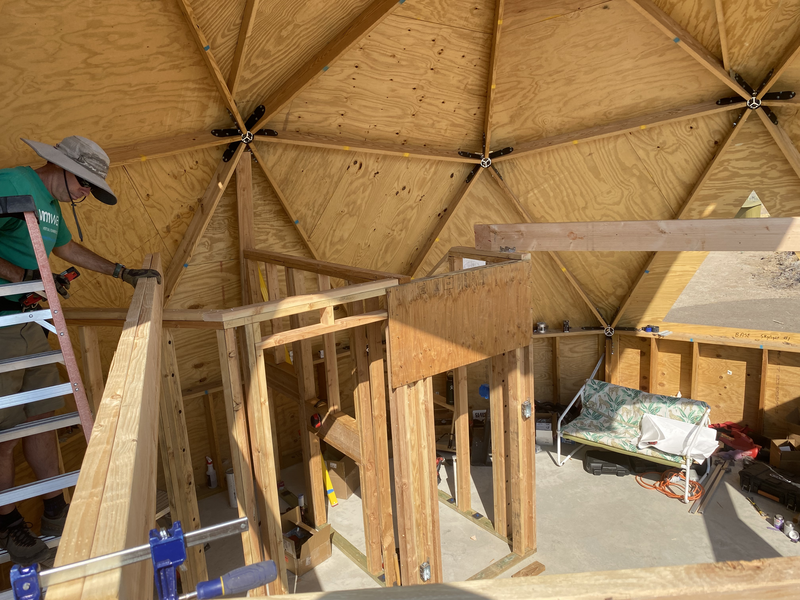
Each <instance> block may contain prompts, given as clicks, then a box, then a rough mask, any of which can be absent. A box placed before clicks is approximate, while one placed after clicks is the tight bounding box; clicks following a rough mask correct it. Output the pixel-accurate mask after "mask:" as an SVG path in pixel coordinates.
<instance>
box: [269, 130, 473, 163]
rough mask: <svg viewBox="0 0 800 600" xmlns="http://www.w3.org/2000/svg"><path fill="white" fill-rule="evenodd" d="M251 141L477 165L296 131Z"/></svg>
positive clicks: (440, 154)
mask: <svg viewBox="0 0 800 600" xmlns="http://www.w3.org/2000/svg"><path fill="white" fill-rule="evenodd" d="M255 141H257V142H264V143H266V144H288V145H291V146H310V147H312V148H329V149H331V150H343V151H346V152H365V153H367V154H383V155H386V156H399V157H402V158H424V159H428V160H443V161H451V162H458V163H476V164H477V163H479V162H480V160H479V159H477V158H464V157H463V156H459V155H458V152H457V151H456V150H452V151H447V150H442V149H437V148H433V147H431V148H429V147H425V146H406V145H405V144H397V143H394V142H381V141H377V140H375V141H367V140H352V139H347V138H342V137H340V136H332V135H322V134H317V133H305V132H299V131H281V132H279V134H278V136H277V137H275V136H266V135H257V136H255Z"/></svg>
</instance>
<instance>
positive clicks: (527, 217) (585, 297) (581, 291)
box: [451, 169, 608, 327]
mask: <svg viewBox="0 0 800 600" xmlns="http://www.w3.org/2000/svg"><path fill="white" fill-rule="evenodd" d="M491 175H492V179H494V180H495V182H496V183H497V185H499V186H500V189H501V190H502V191H503V193H504V194H505V195H506V197H507V198H508V199H509V200H510V201H511V204H512V205H513V207H514V209H515V210H516V211H517V212H518V213H519V214H520V216H521V217H522V218H523V219H524V220H525V222H526V223H533V218H532V217H531V215H530V213H528V211H527V210H525V207H524V206H522V203H521V202H520V201H519V198H517V196H516V194H514V192H512V191H511V188H509V187H508V185H507V184H506V182H505V181H503V178H502V177H501V176H500V172H499V171H497V170H496V169H492V171H491ZM451 252H452V250H451ZM548 254H549V255H550V258H552V259H553V261H554V262H555V263H556V266H557V267H558V269H559V270H560V271H561V272H562V273H564V275H565V276H566V278H567V279H568V280H569V282H570V284H571V285H572V287H573V288H575V291H576V292H578V295H579V296H580V297H581V298H582V299H583V301H584V302H585V303H586V306H588V307H589V310H591V311H592V314H593V315H594V316H595V318H596V319H597V320H598V321H599V322H600V324H601V325H602V326H603V327H608V323H607V322H606V320H605V319H604V318H603V315H601V314H600V311H599V310H597V307H596V306H595V305H594V302H592V301H591V299H590V298H589V295H588V294H587V293H586V292H585V291H584V289H583V286H581V284H580V283H579V282H578V280H577V279H576V278H575V276H574V275H572V273H570V272H569V270H568V269H567V266H566V265H565V264H564V262H563V261H562V260H561V257H560V256H559V255H558V254H557V253H556V252H553V251H550V252H548Z"/></svg>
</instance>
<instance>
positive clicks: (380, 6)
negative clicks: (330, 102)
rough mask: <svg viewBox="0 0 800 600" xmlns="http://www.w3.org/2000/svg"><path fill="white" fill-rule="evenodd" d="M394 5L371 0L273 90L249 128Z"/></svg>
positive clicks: (269, 114) (390, 1)
mask: <svg viewBox="0 0 800 600" xmlns="http://www.w3.org/2000/svg"><path fill="white" fill-rule="evenodd" d="M403 1H405V0H403ZM398 4H399V2H398V0H373V1H372V2H371V3H370V4H369V6H367V7H366V8H365V9H364V10H363V11H362V12H361V13H360V14H359V15H358V16H357V17H356V18H355V19H353V20H352V21H351V22H350V23H349V24H348V25H347V27H345V28H344V29H343V30H342V31H341V32H340V33H339V34H338V35H337V36H336V37H335V38H334V39H333V40H331V41H330V42H328V44H326V45H325V47H324V48H323V49H322V50H320V51H319V52H318V53H317V54H315V55H314V56H312V57H311V58H310V59H308V60H307V61H306V62H305V64H304V65H303V66H302V67H300V68H299V69H298V70H297V71H296V72H295V73H294V74H292V76H291V77H289V79H288V80H287V81H285V82H284V83H283V84H282V85H281V86H280V88H278V90H277V91H276V92H274V93H273V94H271V95H270V96H269V97H268V98H267V99H266V100H265V101H264V102H262V104H263V105H264V107H265V108H266V112H265V113H264V116H263V117H261V118H260V119H259V120H258V123H256V125H255V127H253V128H252V131H258V130H259V129H261V128H262V127H263V126H264V125H265V124H266V123H267V122H268V121H269V120H270V119H271V118H272V117H274V116H275V115H276V114H277V113H278V111H280V110H281V108H283V107H284V106H285V105H286V103H287V102H289V101H291V100H292V99H293V98H294V97H295V96H297V95H298V94H299V93H300V92H301V91H303V89H304V88H305V87H306V86H307V85H308V84H310V83H311V82H312V81H314V80H315V79H316V78H317V77H319V76H320V75H322V73H324V72H325V71H327V70H328V68H329V67H330V66H331V65H332V64H333V63H334V62H336V61H337V60H338V59H339V58H341V56H342V55H343V54H344V53H345V52H347V51H348V50H350V48H352V47H353V46H355V44H357V43H358V41H359V40H361V39H362V38H364V37H365V36H366V35H367V34H368V33H369V32H370V31H372V30H373V29H374V28H375V27H377V26H378V25H379V24H380V23H381V22H382V21H383V20H384V19H385V18H386V17H388V16H389V14H390V13H391V12H392V11H393V10H394V9H395V8H396V7H397V6H398Z"/></svg>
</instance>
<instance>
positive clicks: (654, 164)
mask: <svg viewBox="0 0 800 600" xmlns="http://www.w3.org/2000/svg"><path fill="white" fill-rule="evenodd" d="M735 116H736V112H735V111H732V112H729V113H722V114H716V115H710V116H708V117H702V118H695V119H687V120H686V121H681V122H679V123H668V124H666V125H660V126H658V127H648V128H647V129H643V130H639V131H636V132H634V133H631V134H628V135H627V136H626V137H627V139H628V142H629V143H630V145H631V146H632V147H633V150H634V151H635V152H636V155H637V156H638V157H639V161H640V162H641V164H642V165H643V167H644V168H645V169H646V170H647V173H648V174H649V175H650V178H651V179H652V180H653V182H654V183H655V185H656V186H657V187H658V190H659V191H660V192H661V194H662V195H663V196H664V199H665V200H666V202H667V204H668V205H669V207H670V209H671V215H670V216H668V215H667V214H665V216H664V218H675V216H676V215H677V214H678V213H679V212H680V209H681V207H682V206H683V204H684V203H685V202H686V200H687V198H689V195H690V194H691V192H692V189H694V186H695V184H696V183H697V181H698V180H699V179H700V176H701V175H702V173H703V171H704V170H705V169H706V167H707V166H708V164H709V163H710V162H711V160H712V159H713V158H714V155H715V154H716V152H717V149H718V148H719V145H720V144H721V143H722V142H723V141H724V140H725V137H726V136H727V135H728V132H729V131H730V130H731V123H732V122H733V119H734V117H735Z"/></svg>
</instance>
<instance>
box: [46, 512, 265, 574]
mask: <svg viewBox="0 0 800 600" xmlns="http://www.w3.org/2000/svg"><path fill="white" fill-rule="evenodd" d="M248 528H249V523H248V521H247V517H242V518H240V519H236V520H234V521H227V522H225V523H220V524H219V525H212V526H211V527H204V528H203V529H198V530H197V531H191V532H189V533H187V534H185V535H184V536H183V539H184V542H185V543H186V547H187V548H191V547H192V546H199V545H200V544H205V543H206V542H211V541H213V540H218V539H220V538H224V537H228V536H231V535H234V534H237V533H242V532H243V531H247V529H248ZM143 560H150V544H142V545H141V546H136V547H135V548H129V549H127V550H120V551H119V552H114V553H113V554H105V555H103V556H98V557H96V558H89V559H87V560H82V561H80V562H76V563H72V564H69V565H63V566H61V567H55V568H53V569H47V570H46V571H42V572H41V573H39V584H40V586H41V587H42V588H46V587H49V586H51V585H56V584H58V583H64V582H66V581H72V580H73V579H80V578H81V577H88V576H89V575H97V574H98V573H103V572H105V571H110V570H111V569H119V568H121V567H124V566H125V565H130V564H133V563H137V562H140V561H143Z"/></svg>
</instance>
